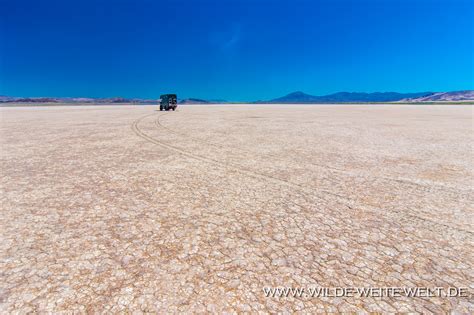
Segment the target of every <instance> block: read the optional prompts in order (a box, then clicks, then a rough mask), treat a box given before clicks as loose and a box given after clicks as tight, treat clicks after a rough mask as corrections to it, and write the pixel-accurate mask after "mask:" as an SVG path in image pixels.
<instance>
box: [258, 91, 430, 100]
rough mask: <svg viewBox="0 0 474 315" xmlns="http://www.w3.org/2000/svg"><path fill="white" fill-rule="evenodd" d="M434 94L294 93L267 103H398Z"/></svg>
mask: <svg viewBox="0 0 474 315" xmlns="http://www.w3.org/2000/svg"><path fill="white" fill-rule="evenodd" d="M431 94H433V93H432V92H421V93H397V92H375V93H356V92H339V93H334V94H329V95H322V96H315V95H310V94H306V93H303V92H300V91H298V92H293V93H290V94H288V95H285V96H283V97H280V98H276V99H273V100H270V101H268V102H267V103H357V102H362V103H365V102H396V101H400V100H403V99H411V98H419V97H424V96H428V95H431Z"/></svg>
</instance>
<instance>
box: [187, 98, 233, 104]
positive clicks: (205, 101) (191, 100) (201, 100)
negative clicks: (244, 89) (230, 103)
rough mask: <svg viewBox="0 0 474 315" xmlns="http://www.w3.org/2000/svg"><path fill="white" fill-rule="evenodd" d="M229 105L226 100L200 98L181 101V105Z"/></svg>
mask: <svg viewBox="0 0 474 315" xmlns="http://www.w3.org/2000/svg"><path fill="white" fill-rule="evenodd" d="M223 103H227V101H225V100H203V99H199V98H186V99H183V100H180V101H179V104H184V105H186V104H188V105H189V104H223Z"/></svg>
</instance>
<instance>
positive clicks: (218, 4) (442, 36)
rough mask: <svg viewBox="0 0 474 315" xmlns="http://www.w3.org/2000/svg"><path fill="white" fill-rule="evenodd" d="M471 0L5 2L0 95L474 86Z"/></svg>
mask: <svg viewBox="0 0 474 315" xmlns="http://www.w3.org/2000/svg"><path fill="white" fill-rule="evenodd" d="M473 21H474V1H471V0H431V1H430V0H411V1H410V0H385V1H384V0H361V1H356V0H353V1H347V0H332V1H330V0H321V1H318V0H312V1H311V0H308V1H303V0H293V1H278V0H274V1H270V0H252V1H250V0H220V1H217V0H216V1H211V0H174V1H172V0H169V1H158V0H157V1H152V0H135V1H132V0H114V1H112V0H96V1H89V0H81V1H73V0H69V1H68V0H62V1H61V0H56V1H52V0H41V1H36V0H35V1H32V0H31V1H25V0H10V1H7V0H0V94H1V95H11V96H76V97H77V96H90V97H111V96H123V97H142V98H157V97H158V96H159V95H160V94H162V93H166V92H175V93H178V95H179V96H180V97H183V98H184V97H197V98H206V99H226V100H233V101H250V100H264V99H271V98H275V97H279V96H282V95H284V94H287V93H290V92H293V91H296V90H302V91H304V92H307V93H310V94H315V95H321V94H328V93H333V92H338V91H354V92H355V91H357V92H373V91H398V92H418V91H450V90H463V89H474V74H473V73H474V61H473V58H474V57H473V56H474V43H473V41H474V22H473Z"/></svg>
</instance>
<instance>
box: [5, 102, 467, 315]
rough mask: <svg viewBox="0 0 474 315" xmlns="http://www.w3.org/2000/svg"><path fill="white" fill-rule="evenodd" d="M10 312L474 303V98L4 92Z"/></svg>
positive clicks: (371, 308)
mask: <svg viewBox="0 0 474 315" xmlns="http://www.w3.org/2000/svg"><path fill="white" fill-rule="evenodd" d="M0 114H1V126H0V127H1V130H0V134H1V137H0V141H1V142H0V144H1V190H2V192H1V207H2V209H1V212H0V239H1V242H0V270H2V274H1V281H0V312H1V313H13V312H21V313H25V312H32V311H37V312H52V313H57V312H60V311H69V312H71V311H76V312H90V313H95V312H102V311H110V312H121V311H122V312H123V311H130V312H133V311H162V312H165V311H166V312H168V313H169V312H173V313H174V312H186V313H190V312H218V313H222V312H252V313H253V312H258V311H263V312H294V311H301V312H377V311H378V312H380V311H384V312H422V313H431V312H433V313H444V312H449V311H455V312H458V313H472V312H474V305H473V300H472V294H471V293H469V294H468V295H467V296H461V297H456V298H454V297H444V296H436V297H431V298H413V297H406V296H401V297H397V298H387V297H384V298H377V297H360V296H359V297H357V296H354V297H343V298H342V297H339V298H330V297H325V298H324V297H323V298H316V297H310V296H302V297H291V296H289V297H275V296H266V293H265V292H264V289H265V288H275V287H292V288H309V287H332V288H334V287H429V288H435V287H443V288H449V287H456V288H469V290H472V286H473V277H474V274H473V270H474V254H473V253H474V235H473V233H474V211H473V207H472V205H473V204H474V197H473V196H474V195H473V178H474V177H473V175H474V168H473V155H472V153H473V143H474V135H473V129H472V128H473V108H472V107H471V106H461V105H459V106H458V105H447V106H436V105H423V106H416V105H380V106H378V105H377V106H375V105H332V106H331V105H306V106H305V105H248V106H246V105H241V106H234V105H225V106H180V107H178V109H177V111H176V112H166V113H163V112H159V111H157V107H156V106H71V107H68V106H54V107H47V106H45V107H40V108H37V107H15V108H6V107H4V108H0Z"/></svg>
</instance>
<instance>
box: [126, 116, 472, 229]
mask: <svg viewBox="0 0 474 315" xmlns="http://www.w3.org/2000/svg"><path fill="white" fill-rule="evenodd" d="M155 115H156V114H148V115H145V116H142V117H139V118H138V119H136V120H135V121H134V122H133V123H132V125H131V129H132V131H133V132H134V133H135V134H136V135H137V136H139V137H140V138H142V139H144V140H146V141H148V142H150V143H153V144H155V145H159V146H161V147H164V148H166V149H169V150H171V151H174V152H176V153H178V154H181V155H183V156H186V157H189V158H192V159H195V160H199V161H201V162H205V163H209V164H213V165H217V166H220V167H223V168H225V169H231V170H233V171H235V172H237V173H241V174H244V175H247V176H250V177H252V178H256V179H263V180H266V181H270V182H273V183H276V184H279V185H284V186H287V187H291V188H295V189H297V190H299V191H300V192H302V193H303V194H304V195H305V196H306V197H309V198H311V197H316V198H318V199H319V200H321V201H326V202H327V201H328V200H327V199H325V198H323V197H321V195H319V194H317V193H316V191H315V190H313V189H308V188H307V187H305V186H302V185H299V184H296V183H293V182H290V181H286V180H283V179H281V178H277V177H273V176H269V175H266V174H262V173H258V172H255V171H252V170H249V169H246V168H243V167H241V166H240V165H235V164H232V163H225V162H221V161H219V160H215V159H211V158H208V157H204V156H200V155H197V154H194V153H192V152H189V151H186V150H183V149H182V148H179V147H177V146H174V145H170V144H168V143H166V142H163V141H160V140H158V139H156V138H153V137H151V136H149V135H147V134H146V133H144V132H143V131H142V130H140V128H139V124H140V122H141V121H143V120H144V119H145V118H147V117H151V116H155ZM164 115H166V113H165V114H163V115H159V116H158V118H159V117H160V116H164ZM155 124H156V123H155ZM157 126H158V127H159V126H161V125H157ZM164 129H165V130H167V128H164ZM318 192H320V193H322V194H325V195H328V196H331V197H333V198H335V199H336V201H337V202H339V203H340V204H341V205H344V206H345V207H346V208H347V209H350V210H354V208H355V207H356V206H359V207H361V208H363V209H365V210H370V211H372V212H374V213H375V214H376V215H382V216H387V215H389V216H393V217H394V218H396V219H397V221H399V222H408V223H409V222H413V221H416V222H418V223H421V224H423V225H425V226H432V227H433V228H434V229H435V231H436V229H437V228H442V229H447V230H452V231H456V232H461V233H462V234H464V235H465V236H468V237H472V236H473V235H474V232H472V231H469V230H466V229H463V228H459V227H455V226H451V225H449V224H445V223H441V222H437V221H433V220H431V219H428V218H425V217H421V216H418V215H415V214H411V213H404V212H402V211H400V210H396V209H392V210H391V211H390V212H385V211H383V210H382V209H378V208H375V207H373V206H370V205H367V204H360V202H358V201H355V200H354V199H351V198H347V197H344V196H341V195H339V194H335V193H332V192H329V191H327V190H318ZM409 210H413V209H409ZM407 217H408V218H407Z"/></svg>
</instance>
